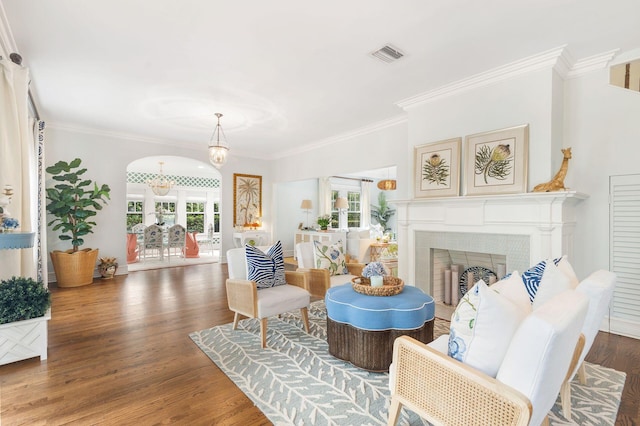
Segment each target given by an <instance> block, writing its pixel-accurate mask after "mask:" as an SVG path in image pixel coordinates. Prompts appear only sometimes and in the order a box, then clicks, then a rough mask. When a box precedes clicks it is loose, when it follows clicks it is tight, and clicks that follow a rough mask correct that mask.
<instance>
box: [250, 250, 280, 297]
mask: <svg viewBox="0 0 640 426" xmlns="http://www.w3.org/2000/svg"><path fill="white" fill-rule="evenodd" d="M244 249H245V254H246V257H247V279H248V280H251V281H255V282H256V286H257V287H258V289H261V288H269V287H275V286H277V285H284V284H286V283H287V282H286V281H285V277H284V255H283V254H282V243H280V241H278V242H277V243H275V244H274V245H272V246H271V247H269V249H268V250H267V252H266V253H264V252H263V251H262V250H260V249H259V248H256V247H254V246H251V245H249V244H247V245H245V247H244Z"/></svg>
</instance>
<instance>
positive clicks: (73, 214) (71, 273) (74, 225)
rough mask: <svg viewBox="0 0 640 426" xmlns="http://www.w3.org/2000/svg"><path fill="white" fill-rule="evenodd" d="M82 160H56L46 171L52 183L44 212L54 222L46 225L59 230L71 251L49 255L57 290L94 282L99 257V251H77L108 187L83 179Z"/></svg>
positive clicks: (94, 223) (107, 196) (84, 171)
mask: <svg viewBox="0 0 640 426" xmlns="http://www.w3.org/2000/svg"><path fill="white" fill-rule="evenodd" d="M80 164H81V160H80V159H79V158H76V159H74V160H73V161H71V162H70V163H67V162H66V161H58V162H57V163H55V164H54V165H53V166H49V167H47V168H46V171H47V173H49V174H51V175H52V179H53V180H54V181H55V185H54V186H53V187H48V188H47V189H46V191H47V201H48V203H47V212H48V213H49V214H51V215H52V216H53V219H52V220H51V221H50V222H48V223H47V225H48V226H52V230H53V231H59V232H60V235H59V236H58V238H60V240H62V241H69V242H70V243H71V247H72V248H71V249H70V250H66V251H61V250H54V251H52V252H51V253H50V255H51V262H52V263H53V269H54V271H55V273H56V281H57V283H58V286H59V287H78V286H82V285H87V284H91V283H92V282H93V271H94V269H95V266H96V259H97V258H98V249H91V248H85V249H80V247H81V246H82V245H83V244H84V238H83V237H84V236H86V235H88V234H90V233H93V227H94V226H96V222H94V221H93V218H94V217H95V216H96V214H97V212H98V211H99V210H102V207H103V205H106V204H107V200H108V199H109V193H110V192H111V188H109V186H108V185H106V184H103V185H98V184H97V183H95V182H93V181H92V180H91V179H87V178H85V177H83V175H84V174H85V173H86V172H87V169H86V168H82V167H81V166H80Z"/></svg>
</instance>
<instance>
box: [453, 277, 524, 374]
mask: <svg viewBox="0 0 640 426" xmlns="http://www.w3.org/2000/svg"><path fill="white" fill-rule="evenodd" d="M527 314H528V312H527V311H526V310H523V309H521V307H519V306H517V305H516V304H515V303H513V302H511V301H510V300H509V299H507V298H506V297H504V296H502V295H500V294H499V293H497V292H496V291H494V290H492V289H490V288H489V287H488V286H487V285H486V284H485V282H484V281H482V280H480V281H478V282H477V283H476V284H475V285H474V286H473V287H472V288H471V290H469V291H468V292H466V293H465V295H464V296H463V297H462V299H460V302H459V303H458V306H457V307H456V310H455V312H454V313H453V315H452V316H451V329H450V333H449V350H448V355H449V356H450V357H452V358H454V359H457V360H458V361H461V362H463V363H465V364H467V365H469V366H471V367H473V368H475V369H476V370H480V371H482V372H484V373H485V374H488V375H489V376H491V377H495V376H496V374H498V369H499V368H500V364H502V360H503V359H504V355H505V354H506V352H507V349H508V347H509V342H510V341H511V338H512V337H513V334H514V333H515V332H516V330H517V329H518V326H519V325H520V323H521V322H522V321H523V320H524V318H525V317H526V316H527Z"/></svg>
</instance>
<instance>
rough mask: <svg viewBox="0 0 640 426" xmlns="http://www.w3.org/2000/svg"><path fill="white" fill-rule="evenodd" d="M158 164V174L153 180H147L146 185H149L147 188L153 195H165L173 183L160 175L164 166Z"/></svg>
mask: <svg viewBox="0 0 640 426" xmlns="http://www.w3.org/2000/svg"><path fill="white" fill-rule="evenodd" d="M159 163H160V174H159V175H157V176H156V177H154V178H153V179H149V180H148V181H147V184H148V185H149V187H150V188H151V190H152V191H153V193H154V194H156V195H167V194H168V193H169V191H170V190H171V187H172V186H173V184H174V182H173V181H172V180H169V178H167V177H166V176H165V175H164V173H162V165H163V164H164V162H163V161H159Z"/></svg>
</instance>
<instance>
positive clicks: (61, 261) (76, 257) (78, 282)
mask: <svg viewBox="0 0 640 426" xmlns="http://www.w3.org/2000/svg"><path fill="white" fill-rule="evenodd" d="M50 255H51V262H52V263H53V270H54V271H55V272H56V282H57V283H58V287H79V286H83V285H88V284H91V283H93V271H94V270H95V268H96V260H97V259H98V249H84V250H78V251H77V252H75V253H74V252H73V250H67V251H59V250H54V251H52V252H51V253H50Z"/></svg>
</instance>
